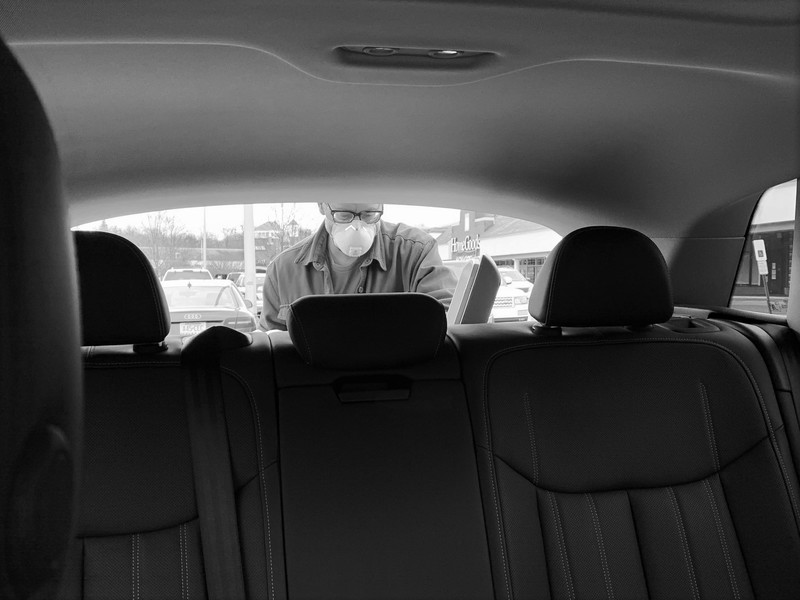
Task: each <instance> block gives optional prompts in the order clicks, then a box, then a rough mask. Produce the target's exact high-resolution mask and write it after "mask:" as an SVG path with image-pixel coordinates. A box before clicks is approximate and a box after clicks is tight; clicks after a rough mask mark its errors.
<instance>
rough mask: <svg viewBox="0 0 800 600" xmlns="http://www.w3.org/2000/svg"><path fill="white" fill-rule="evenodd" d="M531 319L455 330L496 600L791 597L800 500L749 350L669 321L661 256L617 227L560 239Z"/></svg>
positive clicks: (761, 368)
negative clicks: (531, 324)
mask: <svg viewBox="0 0 800 600" xmlns="http://www.w3.org/2000/svg"><path fill="white" fill-rule="evenodd" d="M612 267H613V268H612ZM530 307H531V314H532V315H533V316H534V317H535V318H537V319H538V320H539V321H540V322H541V323H543V324H544V326H543V327H538V328H536V329H535V330H534V332H531V330H530V327H529V326H527V325H520V326H518V327H515V326H509V327H502V328H501V327H498V328H495V329H494V330H492V331H491V332H489V331H487V328H486V327H483V326H461V327H455V328H452V330H451V334H452V336H453V338H454V339H455V341H456V344H457V347H458V349H459V351H460V354H461V357H462V360H463V365H464V374H465V381H466V384H467V394H468V398H469V401H470V405H471V412H472V415H473V419H474V421H473V426H474V428H475V438H476V441H477V444H476V450H477V452H478V457H479V462H480V472H481V485H482V493H483V499H484V510H485V515H486V522H487V525H488V527H489V538H490V543H491V554H492V567H493V574H494V582H495V591H496V594H497V597H498V598H586V597H607V598H645V597H653V598H659V597H660V598H694V599H700V598H737V599H744V598H753V597H758V598H798V597H800V531H799V530H798V493H800V488H798V483H797V478H796V475H795V472H794V467H793V464H792V460H791V456H790V453H789V452H788V451H787V444H786V435H785V432H784V427H783V423H782V421H781V416H780V411H779V410H778V405H777V402H776V398H775V393H774V391H773V389H772V386H771V384H770V377H769V373H768V372H767V369H766V367H765V365H764V362H763V360H762V359H761V357H760V356H759V354H758V352H757V351H756V349H755V348H754V347H753V345H752V344H751V343H750V342H749V341H748V340H746V339H745V338H744V337H743V336H742V335H741V334H739V333H738V332H736V331H734V330H732V329H731V328H728V327H725V326H724V325H722V324H717V325H715V324H712V323H710V322H707V321H702V320H693V321H686V320H673V321H668V319H669V317H670V315H671V314H672V302H671V296H670V292H669V283H668V275H667V272H666V268H665V265H664V261H663V259H662V258H661V255H660V254H659V252H658V250H657V249H656V248H655V246H654V245H653V244H652V242H651V241H650V240H648V239H647V238H645V237H644V236H642V235H641V234H638V233H636V232H633V231H631V230H626V229H619V228H602V227H601V228H587V229H584V230H579V231H577V232H574V233H572V234H570V235H568V236H567V237H565V238H564V240H563V241H562V242H561V243H560V244H559V246H557V248H556V249H554V251H553V253H552V254H551V256H550V257H549V258H548V261H547V264H546V266H545V268H544V269H543V272H542V273H541V274H540V276H539V278H538V279H537V281H536V285H535V288H534V291H533V294H532V296H531V301H530ZM654 323H662V324H660V325H655V326H652V324H654Z"/></svg>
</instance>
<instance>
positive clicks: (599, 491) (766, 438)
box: [476, 426, 783, 494]
mask: <svg viewBox="0 0 800 600" xmlns="http://www.w3.org/2000/svg"><path fill="white" fill-rule="evenodd" d="M781 428H783V426H781ZM764 441H769V436H768V435H765V436H764V437H762V438H760V439H759V440H758V441H757V442H756V443H754V444H753V445H752V446H750V447H749V448H747V449H746V450H744V451H743V452H742V453H740V454H739V455H738V456H736V457H735V458H733V459H732V460H731V461H730V462H728V463H727V464H726V465H725V466H724V467H722V469H721V471H724V470H725V469H727V468H728V467H730V466H731V465H732V464H734V463H735V462H736V461H738V460H739V459H741V458H743V457H745V456H747V455H748V454H749V453H750V452H752V451H753V450H755V449H756V448H758V446H759V445H761V444H762V443H763V442H764ZM476 447H477V448H482V449H484V450H487V449H486V448H483V446H481V445H480V444H476ZM493 456H494V457H495V458H496V459H497V460H499V461H500V462H501V463H503V464H504V465H505V466H506V467H508V468H509V469H511V470H512V471H513V472H514V473H516V474H517V475H519V476H520V477H521V478H522V479H524V480H525V481H527V482H528V483H530V484H531V485H536V484H534V483H533V482H532V481H531V480H530V477H529V476H528V475H526V474H525V473H522V472H521V471H520V470H519V469H517V468H516V467H514V466H513V465H512V464H510V463H509V462H508V461H507V460H505V459H504V458H503V457H502V456H499V455H496V454H495V455H493ZM714 475H717V473H709V474H708V475H703V476H702V477H698V478H697V479H692V480H690V481H673V482H671V483H665V484H663V485H653V486H642V487H628V488H609V489H594V490H588V492H587V490H565V489H555V488H548V487H545V486H543V485H536V487H537V488H538V489H540V490H542V491H543V492H555V493H556V494H583V493H591V494H606V493H610V492H625V491H630V492H635V491H638V490H645V491H646V490H663V489H665V488H667V487H670V486H676V485H691V484H693V483H701V482H702V481H703V479H707V478H708V477H712V476H714Z"/></svg>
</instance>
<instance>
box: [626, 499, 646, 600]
mask: <svg viewBox="0 0 800 600" xmlns="http://www.w3.org/2000/svg"><path fill="white" fill-rule="evenodd" d="M625 497H626V498H627V499H628V510H630V512H631V523H632V524H633V537H634V539H635V540H636V550H637V551H638V552H639V563H640V564H641V565H642V580H643V581H644V590H645V593H646V594H647V597H648V598H650V584H649V583H648V582H647V569H646V567H645V562H644V554H642V544H641V540H639V528H638V527H637V526H636V515H634V514H633V502H631V493H630V492H629V491H628V490H625Z"/></svg>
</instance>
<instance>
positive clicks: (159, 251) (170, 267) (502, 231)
mask: <svg viewBox="0 0 800 600" xmlns="http://www.w3.org/2000/svg"><path fill="white" fill-rule="evenodd" d="M383 208H384V210H383V216H382V221H384V222H386V223H402V224H404V225H408V226H410V227H413V228H415V229H418V230H420V231H421V232H422V234H423V235H425V234H427V235H428V236H430V237H432V238H433V239H434V240H435V253H436V254H438V256H439V258H440V259H441V260H442V263H443V265H444V266H445V267H447V268H449V269H450V270H451V271H452V272H453V275H454V276H455V279H453V281H455V280H456V279H457V278H458V276H459V275H460V274H461V271H462V270H463V268H464V266H465V265H466V264H467V262H468V261H470V260H473V259H475V258H478V257H480V256H482V255H488V256H490V257H492V259H494V261H495V263H496V264H497V266H498V267H499V268H500V270H501V277H502V281H501V285H500V288H499V290H498V292H497V297H496V299H495V303H494V307H493V309H492V314H491V317H490V322H505V321H525V320H530V316H529V314H528V299H529V297H530V293H531V290H532V288H533V283H534V281H535V280H536V277H537V276H538V274H539V272H540V271H541V269H542V266H543V265H544V262H545V259H546V258H547V255H548V254H549V253H550V251H551V250H552V248H553V247H554V246H555V245H556V244H557V243H558V242H559V241H560V239H561V236H559V235H558V234H556V233H555V232H554V231H553V230H551V229H549V228H547V227H544V226H542V225H539V224H537V223H534V222H530V221H526V220H524V219H519V218H514V217H508V216H503V215H496V214H489V213H483V212H478V211H471V210H466V209H453V208H441V207H432V206H406V205H390V204H387V205H385V206H384V207H383ZM249 210H252V216H253V220H252V227H253V230H252V233H251V235H252V237H253V244H252V245H250V244H245V243H244V242H245V227H246V225H245V221H247V219H245V218H244V215H245V214H248V211H249ZM323 220H324V217H323V216H322V215H321V214H320V210H319V207H318V205H317V204H309V203H297V204H291V203H283V204H261V205H252V207H250V206H248V207H243V206H241V205H231V206H208V207H195V208H187V209H177V210H169V211H160V212H157V213H146V214H138V215H129V216H123V217H115V218H109V219H106V220H104V221H97V222H94V223H87V224H85V225H82V226H79V227H77V228H76V229H82V230H102V231H109V232H112V233H116V234H118V235H121V236H123V237H125V238H127V239H129V240H130V241H132V242H133V243H134V244H136V245H137V246H139V247H140V248H141V249H142V251H143V252H144V254H145V255H146V256H147V257H148V258H149V259H150V263H151V265H152V266H153V268H154V269H155V271H156V273H157V274H158V276H159V279H163V281H164V283H165V293H166V294H167V298H168V302H169V305H170V307H171V308H192V307H197V306H199V305H205V304H207V302H206V300H207V299H209V298H211V296H212V295H211V294H210V293H209V294H204V293H201V291H200V288H199V287H197V286H195V287H192V288H191V289H188V288H187V289H183V288H181V291H178V290H176V289H174V288H173V289H169V288H168V286H167V285H166V283H167V282H168V281H169V280H175V279H195V280H196V279H198V278H200V277H202V276H203V275H204V276H205V277H206V278H208V277H211V278H215V279H229V280H231V281H232V282H233V283H234V285H236V286H237V287H238V288H239V291H240V292H241V295H242V296H243V297H244V298H245V299H246V300H248V301H249V302H248V306H247V309H248V310H250V311H251V312H253V313H254V314H257V313H258V312H259V311H261V310H262V308H263V305H264V304H265V301H263V299H262V295H261V291H262V289H263V286H264V281H265V277H266V275H265V273H266V270H267V266H268V265H269V264H270V263H271V262H272V261H273V260H274V259H275V257H276V256H278V255H279V254H280V253H281V252H283V251H286V250H287V249H289V248H292V247H294V246H297V245H298V244H303V243H304V241H305V240H308V239H310V238H311V236H313V235H314V234H315V233H316V232H317V231H318V230H319V229H320V226H321V224H322V223H323ZM247 227H249V225H247ZM246 247H251V248H253V252H254V254H253V256H251V257H250V259H251V260H252V262H251V263H250V264H254V265H255V277H254V278H252V279H251V280H250V281H247V277H246V276H245V273H244V271H245V248H246ZM309 265H310V263H302V264H300V263H296V262H293V263H292V264H291V267H292V268H294V269H296V270H298V271H297V273H296V274H289V277H296V276H297V275H298V274H299V273H300V271H299V270H300V269H302V268H305V267H307V266H309ZM203 269H205V270H207V271H208V273H207V274H206V271H203ZM201 274H203V275H201ZM248 284H249V285H248ZM393 291H399V290H393ZM319 293H323V292H319ZM387 318H390V316H388V315H387Z"/></svg>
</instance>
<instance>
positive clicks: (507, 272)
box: [500, 269, 527, 281]
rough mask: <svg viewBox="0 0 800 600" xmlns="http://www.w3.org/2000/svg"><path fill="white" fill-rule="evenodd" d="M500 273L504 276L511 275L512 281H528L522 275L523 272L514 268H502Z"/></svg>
mask: <svg viewBox="0 0 800 600" xmlns="http://www.w3.org/2000/svg"><path fill="white" fill-rule="evenodd" d="M500 275H502V276H503V277H504V278H505V277H509V278H510V279H511V281H527V279H525V278H524V277H523V276H522V273H520V272H519V271H515V270H514V269H500Z"/></svg>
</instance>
